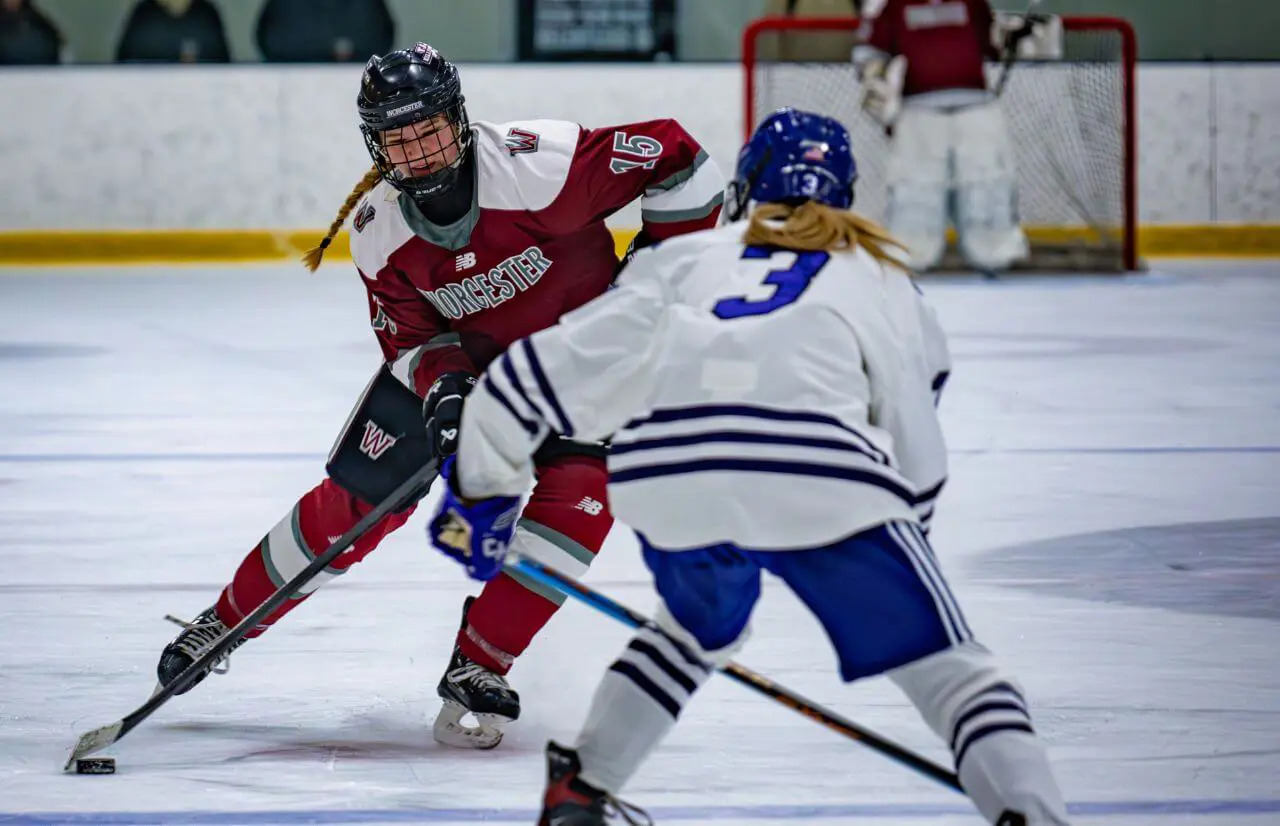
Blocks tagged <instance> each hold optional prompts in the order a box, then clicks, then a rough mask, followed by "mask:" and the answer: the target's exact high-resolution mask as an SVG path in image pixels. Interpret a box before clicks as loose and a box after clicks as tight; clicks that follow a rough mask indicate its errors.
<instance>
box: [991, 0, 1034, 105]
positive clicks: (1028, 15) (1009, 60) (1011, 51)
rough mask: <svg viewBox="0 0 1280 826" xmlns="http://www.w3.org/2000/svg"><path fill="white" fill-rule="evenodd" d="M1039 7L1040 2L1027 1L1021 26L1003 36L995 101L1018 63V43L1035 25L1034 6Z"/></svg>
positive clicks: (1002, 91) (1002, 92)
mask: <svg viewBox="0 0 1280 826" xmlns="http://www.w3.org/2000/svg"><path fill="white" fill-rule="evenodd" d="M1039 5H1040V0H1027V10H1026V12H1024V13H1023V15H1022V25H1021V26H1019V27H1018V28H1017V29H1015V30H1014V31H1012V32H1009V33H1008V34H1007V35H1005V42H1004V47H1005V49H1004V55H1002V57H1001V61H1000V64H1001V67H1002V69H1001V71H1000V79H999V80H998V81H996V91H995V95H996V99H997V100H999V99H1000V96H1001V95H1003V94H1004V87H1005V86H1007V85H1008V83H1009V75H1010V74H1012V73H1013V66H1014V64H1015V63H1017V62H1018V43H1020V42H1021V41H1022V39H1023V38H1024V37H1026V36H1027V35H1029V34H1031V28H1032V26H1034V25H1035V23H1036V20H1035V15H1033V14H1032V12H1033V11H1034V10H1035V8H1036V6H1039Z"/></svg>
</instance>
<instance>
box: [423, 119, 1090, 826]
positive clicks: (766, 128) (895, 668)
mask: <svg viewBox="0 0 1280 826" xmlns="http://www.w3.org/2000/svg"><path fill="white" fill-rule="evenodd" d="M855 177H856V175H855V165H854V160H853V156H852V153H851V149H850V146H849V136H848V133H847V132H846V131H845V130H844V128H843V127H842V126H840V124H839V123H837V122H836V121H834V120H831V119H829V118H825V117H821V116H817V115H811V114H808V113H803V112H798V111H795V110H781V111H779V112H777V113H775V114H774V115H773V116H771V117H770V118H769V119H767V120H766V121H764V122H763V123H762V124H761V125H760V127H759V128H758V129H757V130H756V132H755V134H754V135H753V136H752V138H751V140H750V141H749V142H748V143H747V145H746V146H745V147H744V148H743V150H742V152H741V154H740V155H739V160H738V166H737V176H736V179H735V182H734V186H733V190H732V195H733V197H732V198H731V201H733V204H732V205H731V206H730V209H731V210H732V212H731V213H730V214H731V215H732V216H733V217H734V218H735V222H733V223H730V224H728V225H726V226H723V227H720V228H718V229H714V230H708V231H704V232H697V233H691V234H689V235H686V236H683V237H681V238H678V239H672V240H668V241H665V242H663V243H662V244H660V245H658V246H657V247H656V248H653V249H649V250H645V251H642V252H640V253H638V254H637V255H636V257H635V259H634V260H633V261H632V263H631V264H630V265H629V266H628V268H627V269H626V270H625V271H624V272H623V275H622V276H621V278H620V280H619V282H618V284H617V286H616V288H615V289H613V290H611V291H609V292H607V293H605V294H604V295H603V296H601V297H599V298H597V299H596V300H594V301H592V302H591V303H590V304H588V305H586V306H584V307H582V308H579V309H578V310H575V311H574V312H572V313H569V314H568V315H566V316H565V317H564V318H563V319H562V320H561V321H560V323H559V324H557V325H556V326H554V327H550V328H548V329H545V330H543V331H541V332H537V333H534V334H533V335H531V336H529V337H528V338H525V339H522V340H521V341H519V342H517V343H516V344H515V345H513V346H512V347H511V348H510V349H509V350H508V351H507V352H506V354H504V355H503V356H501V357H499V358H498V359H497V360H496V361H495V362H494V363H493V365H492V366H491V367H490V368H489V369H488V370H487V371H486V372H485V374H484V376H483V377H482V378H481V379H480V382H479V385H478V386H477V388H476V389H475V390H474V391H473V392H472V394H471V396H470V398H469V400H468V402H467V406H466V409H465V410H464V412H463V416H462V424H461V433H460V436H459V438H460V447H459V450H458V453H457V455H456V457H455V458H454V459H452V460H450V464H449V466H448V468H447V478H448V480H449V484H448V486H447V490H446V492H445V495H444V496H443V497H442V501H441V503H440V505H439V507H438V510H437V512H436V514H435V516H434V517H433V519H432V521H431V524H430V527H429V528H428V531H429V534H430V536H431V540H432V542H433V543H434V544H435V545H436V546H437V547H438V548H440V549H441V550H443V551H444V552H446V553H447V554H449V555H451V556H453V557H454V558H455V559H458V560H459V561H461V562H463V564H464V565H465V566H466V568H467V571H468V573H469V574H470V575H471V576H473V577H475V578H478V579H487V578H489V577H492V576H495V575H496V574H497V573H498V571H500V570H501V568H502V559H503V557H504V556H505V553H506V548H507V543H508V542H509V541H510V537H511V533H512V525H511V522H512V519H513V518H514V514H515V508H516V506H517V504H518V501H519V496H520V495H521V494H522V493H523V492H524V491H525V490H526V489H527V488H528V487H529V485H531V484H532V482H533V466H532V464H531V462H530V456H531V455H532V454H533V452H534V451H535V450H536V448H537V446H538V444H540V442H541V441H542V439H544V438H545V437H546V436H547V434H548V433H559V434H561V435H563V436H565V437H569V438H575V439H602V438H605V437H608V436H610V435H612V437H613V447H612V451H611V454H610V456H609V460H608V461H609V472H610V479H609V488H608V493H609V498H610V505H611V507H612V509H613V511H614V513H615V514H616V515H617V516H618V518H619V519H621V520H623V521H624V522H626V523H627V524H629V525H630V526H632V527H633V528H634V529H635V530H636V532H637V534H638V537H639V540H640V545H641V548H642V550H643V555H644V560H645V562H646V564H647V565H648V567H649V568H650V570H651V571H652V573H653V576H654V580H655V583H656V586H657V590H658V593H659V594H660V595H661V598H662V601H661V605H660V606H659V609H658V620H657V624H658V626H660V627H661V629H662V630H661V632H657V631H653V630H642V631H640V632H639V633H638V634H637V635H636V637H635V638H634V639H633V640H632V641H631V643H630V645H628V647H627V648H626V650H625V651H623V653H622V655H621V656H620V657H619V658H618V660H617V661H616V662H614V663H613V665H612V666H611V667H610V668H609V670H608V672H607V673H606V674H605V677H604V680H603V681H602V682H601V684H600V686H599V688H598V689H597V691H596V694H595V697H594V699H593V701H592V705H591V709H590V712H589V713H588V716H587V720H586V724H585V727H584V728H583V730H582V732H581V734H580V735H579V737H578V740H577V743H576V744H575V747H574V748H566V747H563V746H560V745H558V744H556V743H549V744H548V746H547V757H548V763H549V782H548V786H547V790H546V794H545V798H544V804H543V805H544V808H543V814H542V819H541V821H540V822H541V823H542V824H546V825H547V826H550V824H556V826H596V825H597V824H603V823H606V822H607V821H606V817H607V816H608V813H609V812H618V811H621V812H622V813H623V816H624V817H625V818H626V819H627V820H628V821H629V822H635V821H634V820H633V819H632V818H633V817H635V816H637V815H636V811H635V809H634V807H630V806H629V804H622V803H620V802H619V801H618V799H617V797H616V795H617V794H619V792H620V790H621V789H622V788H623V786H624V785H625V784H626V783H627V781H628V780H629V779H630V778H631V777H632V776H633V775H634V774H635V772H636V771H637V769H639V767H640V765H641V763H642V762H643V761H644V760H645V758H646V757H647V755H649V754H650V753H651V752H652V751H653V749H654V747H655V746H656V745H657V744H658V743H659V742H660V741H661V740H662V738H663V737H664V736H665V735H666V733H667V732H668V731H670V730H671V728H672V727H673V726H674V725H675V721H676V718H677V716H678V715H679V713H680V711H681V709H682V708H683V707H684V706H685V704H686V703H688V702H689V699H690V698H691V697H692V695H693V694H694V693H695V692H696V691H697V689H698V687H699V686H701V685H702V684H703V683H704V682H705V681H706V680H707V678H708V677H709V675H710V674H711V672H712V671H713V670H714V667H715V666H719V665H723V664H725V663H726V662H728V660H729V659H730V657H731V656H732V655H733V654H734V653H735V652H736V651H737V650H738V649H739V647H740V646H741V645H742V643H743V641H744V639H745V638H746V635H747V630H748V620H749V618H750V615H751V611H752V608H753V607H754V605H755V603H756V600H757V599H758V597H759V595H760V579H761V572H762V571H769V572H770V573H772V574H774V575H776V576H778V577H780V578H781V579H782V580H783V581H784V582H786V583H787V585H788V586H789V587H791V589H792V590H793V591H794V592H795V593H796V595H797V596H799V598H800V599H801V600H802V601H803V602H804V603H805V604H806V605H807V606H808V607H809V609H810V610H811V611H813V613H814V614H815V615H816V617H817V618H818V620H819V622H820V623H821V624H822V626H823V627H824V629H825V630H826V632H827V635H828V637H829V638H830V640H831V642H832V645H833V647H834V648H835V650H836V654H837V656H838V659H839V664H840V673H841V676H842V677H843V678H844V679H845V680H846V681H852V680H857V679H861V678H863V677H870V676H872V675H877V674H887V675H888V676H889V678H890V679H891V680H893V681H894V682H895V683H896V684H897V685H898V686H899V687H900V688H901V689H902V690H903V691H904V692H905V693H906V695H907V696H908V697H909V698H910V700H911V702H912V703H914V704H915V706H916V707H917V708H918V709H919V710H920V713H921V714H922V715H923V717H924V718H925V720H926V721H927V722H928V724H929V725H930V727H932V728H933V730H934V731H935V732H937V734H938V735H939V736H941V737H942V738H944V739H945V740H946V741H947V743H948V744H949V745H950V747H951V749H952V751H953V754H954V758H955V762H956V765H957V772H958V774H959V777H960V780H961V783H962V784H963V786H964V788H965V790H966V791H967V792H968V794H969V795H970V797H971V798H972V799H973V801H974V803H975V804H976V806H977V808H978V809H979V810H980V811H981V813H982V814H983V815H984V816H985V817H986V818H987V820H988V821H989V822H991V823H997V824H1003V826H1015V825H1017V824H1032V825H1033V826H1036V825H1038V824H1064V823H1066V809H1065V806H1064V804H1063V801H1062V797H1061V794H1060V792H1059V790H1058V786H1057V783H1056V781H1055V779H1054V776H1053V772H1052V771H1051V769H1050V766H1049V761H1048V758H1047V756H1046V754H1045V750H1044V747H1043V745H1042V744H1041V743H1040V741H1039V740H1038V739H1037V737H1036V735H1035V734H1034V732H1033V730H1032V726H1031V718H1030V716H1029V714H1028V710H1027V702H1026V700H1025V698H1024V695H1023V693H1022V691H1021V689H1020V688H1019V687H1018V684H1017V682H1016V681H1015V680H1014V679H1013V677H1012V676H1011V675H1010V674H1009V673H1008V672H1006V671H1005V670H1003V669H1002V668H1001V666H1000V665H999V664H998V663H997V661H996V659H995V658H994V657H993V656H992V654H991V652H989V651H988V650H987V649H986V648H984V647H983V646H982V645H980V644H979V643H978V642H977V641H976V640H975V639H974V637H973V634H972V632H971V631H970V629H969V626H968V625H967V623H966V621H965V618H964V615H963V613H962V612H961V610H960V606H959V604H958V603H957V601H956V599H955V596H954V595H953V594H952V592H951V590H950V589H949V588H948V585H947V581H946V579H945V578H944V577H943V575H942V572H941V570H940V569H939V566H938V561H937V558H936V557H935V556H934V552H933V550H932V548H931V547H930V545H929V542H928V539H927V538H926V533H927V530H928V525H929V516H930V515H931V513H932V510H933V501H934V499H935V498H936V497H937V495H938V492H939V491H940V489H941V488H942V485H943V482H944V481H945V478H946V467H947V459H946V446H945V444H944V442H943V437H942V433H941V430H940V427H939V423H938V418H937V415H936V412H935V397H936V394H937V393H938V392H939V391H940V389H941V386H942V384H943V382H944V381H945V377H946V375H947V372H948V369H949V357H948V351H947V346H946V341H945V338H944V336H943V333H942V331H941V329H940V327H939V325H938V323H937V321H936V319H935V317H934V314H933V312H932V311H931V309H930V308H929V307H928V305H927V304H926V303H925V301H924V299H923V298H922V296H921V295H920V293H919V292H918V291H917V290H916V288H915V286H914V284H913V283H912V281H911V280H910V278H909V276H908V275H907V273H906V272H905V271H903V270H902V269H900V268H899V266H898V265H897V264H896V263H895V258H894V257H893V256H894V250H893V243H894V242H893V241H892V239H891V238H890V237H889V236H888V235H887V234H886V232H885V231H884V230H882V229H880V228H879V227H877V226H876V225H874V224H873V223H871V222H869V221H867V220H865V219H863V218H862V217H860V216H857V215H856V214H854V213H853V212H850V211H849V207H850V206H851V204H852V200H853V183H854V179H855ZM749 202H751V203H753V204H754V206H753V207H752V208H751V212H750V216H749V219H748V220H745V221H737V220H736V219H737V218H738V217H741V216H742V214H743V210H744V207H745V206H746V205H747V204H748V203H749Z"/></svg>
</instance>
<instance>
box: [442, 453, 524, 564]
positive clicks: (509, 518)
mask: <svg viewBox="0 0 1280 826" xmlns="http://www.w3.org/2000/svg"><path fill="white" fill-rule="evenodd" d="M440 475H441V476H443V477H444V478H445V481H446V482H447V484H446V485H445V489H444V496H442V497H441V498H440V503H439V504H438V505H436V512H435V515H434V516H432V518H431V521H430V522H429V523H428V524H427V538H428V539H429V540H430V541H431V544H432V545H434V546H435V547H436V549H437V550H439V551H441V552H443V553H444V554H445V556H448V557H450V558H451V559H453V560H455V561H457V562H459V563H461V564H462V567H463V568H465V569H466V571H467V576H469V577H471V578H472V579H478V580H481V581H487V580H490V579H493V578H494V577H496V576H497V575H498V574H500V573H501V572H502V562H503V560H505V559H506V557H507V549H508V548H509V547H510V545H511V537H512V535H513V534H514V533H515V529H516V517H518V516H519V515H520V498H519V497H517V496H494V497H492V498H489V499H465V498H464V497H463V496H462V495H461V494H460V493H459V492H458V479H457V465H456V464H455V460H454V457H453V456H450V457H449V458H448V459H446V460H445V463H444V465H442V466H441V468H440Z"/></svg>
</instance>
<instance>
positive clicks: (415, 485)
mask: <svg viewBox="0 0 1280 826" xmlns="http://www.w3.org/2000/svg"><path fill="white" fill-rule="evenodd" d="M438 464H439V463H438V462H437V461H436V460H435V459H432V460H431V461H429V462H427V463H426V464H425V465H423V466H422V467H421V468H419V469H418V470H417V471H415V472H414V474H413V475H412V476H410V477H409V478H408V479H406V480H405V481H404V482H403V483H402V484H401V485H400V487H398V488H396V489H395V490H394V491H392V492H391V495H390V496H388V497H387V498H386V499H385V500H383V501H382V503H381V504H379V505H378V506H377V507H376V508H374V509H373V510H371V511H369V513H368V514H366V515H365V517H364V518H363V519H361V520H360V521H359V522H357V523H356V524H355V525H353V526H352V527H351V529H350V530H348V531H347V532H346V533H344V534H343V535H342V536H339V537H338V539H337V541H336V542H334V543H333V544H332V545H330V546H329V549H328V550H327V551H325V552H324V553H322V554H320V555H319V556H317V557H316V558H315V559H313V560H312V561H311V564H310V565H308V566H307V567H305V568H303V569H302V570H301V571H300V572H299V573H298V575H297V576H295V577H294V578H293V579H291V580H289V581H288V582H286V583H285V584H284V585H282V586H280V589H279V590H278V591H276V592H275V593H274V594H272V595H271V596H269V597H267V599H266V601H265V602H263V603H262V604H261V605H259V606H258V607H257V608H256V609H255V610H254V611H252V612H251V613H250V614H249V615H248V616H246V617H245V618H244V619H242V620H240V622H238V623H236V625H235V627H234V628H232V629H231V630H230V631H228V632H227V633H226V634H224V635H223V636H222V637H221V638H220V639H219V640H218V642H217V643H215V644H214V646H213V647H212V648H210V649H209V650H208V651H206V652H204V653H203V654H201V655H200V656H199V657H197V658H196V660H195V662H193V663H191V665H189V666H187V667H186V669H185V670H184V671H183V672H182V673H181V674H179V675H178V676H177V677H176V678H175V679H174V680H173V681H172V682H170V683H169V684H168V685H166V686H164V687H163V688H161V689H160V690H159V691H157V692H156V693H155V694H153V695H151V698H150V699H149V700H147V701H146V702H145V703H143V704H142V705H140V706H138V708H136V709H134V710H133V711H131V712H130V713H128V714H126V715H125V716H124V717H123V718H121V719H120V720H118V721H116V722H114V723H112V724H111V725H109V726H103V727H102V728H96V729H94V730H93V731H90V732H86V733H85V734H82V735H80V739H79V740H77V741H76V745H75V748H73V749H72V750H71V756H70V757H69V758H67V764H66V765H65V766H63V767H62V770H63V771H66V772H69V771H71V770H72V769H73V767H74V766H75V763H76V761H77V760H79V759H80V758H82V757H85V756H87V755H90V754H93V753H95V752H99V751H102V750H103V749H105V748H106V747H108V746H110V745H111V744H113V743H115V742H116V741H118V740H119V739H120V738H121V737H124V736H125V735H126V734H128V733H129V732H130V731H132V730H133V729H134V728H135V727H136V726H137V725H138V724H139V723H141V722H142V721H143V720H145V719H147V718H148V717H150V716H151V715H152V714H153V713H155V711H156V710H157V709H158V708H160V706H162V705H164V704H165V703H166V702H168V700H169V699H170V698H171V697H172V696H173V695H174V694H176V693H177V692H178V691H180V690H181V689H183V688H186V687H187V685H189V684H190V683H191V682H192V681H193V680H194V679H195V678H196V677H197V676H198V675H199V674H200V673H201V672H202V671H203V670H204V669H205V668H206V667H208V666H209V664H210V663H213V662H216V661H217V659H218V657H220V656H222V655H223V654H224V653H226V652H227V651H228V650H230V648H231V647H232V646H233V645H235V644H236V643H237V642H239V641H240V638H241V637H243V636H244V635H245V634H247V633H249V631H251V630H252V629H253V628H254V627H255V626H256V625H257V624H258V623H259V622H261V621H262V619H263V618H264V617H266V616H267V614H269V613H271V612H272V611H274V610H275V609H276V608H278V607H279V606H280V605H281V604H282V603H283V602H284V601H285V600H287V599H289V598H290V597H292V596H293V595H294V594H295V593H297V591H298V589H299V588H301V587H302V586H303V585H306V584H307V583H308V582H310V581H311V580H312V578H314V577H315V575H316V574H318V573H320V572H321V571H322V570H324V569H325V568H326V567H328V566H329V563H331V562H333V561H334V560H335V559H337V558H338V556H339V555H341V554H342V553H343V552H344V551H346V550H347V549H348V548H350V547H351V546H352V545H354V544H355V543H356V541H357V540H358V539H359V538H360V537H361V536H363V535H364V533H365V531H368V530H369V529H370V528H372V527H373V526H374V525H376V524H378V523H379V522H381V521H382V520H383V518H384V517H386V516H387V515H388V514H389V513H391V512H392V511H395V510H398V509H400V508H401V507H403V506H404V505H406V504H407V503H408V501H409V500H410V499H411V498H412V497H413V496H414V495H415V494H416V493H417V492H418V491H419V490H421V489H423V488H425V487H426V485H427V484H428V483H430V482H431V481H432V480H433V479H434V478H435V477H436V475H437V465H438Z"/></svg>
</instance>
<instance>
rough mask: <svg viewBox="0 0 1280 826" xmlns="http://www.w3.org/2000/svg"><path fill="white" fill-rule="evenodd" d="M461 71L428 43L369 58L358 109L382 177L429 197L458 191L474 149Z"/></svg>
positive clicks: (415, 194)
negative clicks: (460, 176) (455, 186)
mask: <svg viewBox="0 0 1280 826" xmlns="http://www.w3.org/2000/svg"><path fill="white" fill-rule="evenodd" d="M463 100H464V98H463V97H462V81H461V80H460V79H459V78H458V67H457V66H455V65H453V64H452V63H450V62H449V61H447V60H445V59H444V58H443V57H442V56H441V55H440V53H439V52H437V51H436V50H435V49H434V48H432V47H431V46H429V45H427V44H426V43H419V44H417V45H416V46H414V47H413V48H411V49H400V50H398V51H394V52H389V53H388V54H386V55H383V56H381V57H379V56H376V55H375V56H374V57H371V58H369V62H368V63H367V64H365V67H364V76H363V77H362V78H361V80H360V94H359V96H358V97H357V98H356V105H357V107H358V108H359V110H360V121H361V123H360V131H361V132H362V133H363V134H364V142H365V146H367V147H368V149H369V154H370V156H372V158H373V163H374V165H375V166H377V168H378V171H379V172H381V173H382V177H383V178H384V179H385V180H386V181H387V182H388V183H390V184H391V185H392V186H394V187H395V188H396V189H398V190H400V191H401V192H403V193H405V194H407V195H409V196H411V197H415V198H429V197H431V196H432V195H436V194H438V193H440V192H443V191H445V190H447V189H448V188H450V187H452V186H453V184H454V182H455V181H456V180H457V178H458V173H459V170H460V169H461V168H462V166H463V162H464V161H465V160H466V157H467V153H468V152H469V151H470V149H471V126H470V124H469V122H468V121H467V108H466V106H464V105H463Z"/></svg>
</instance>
